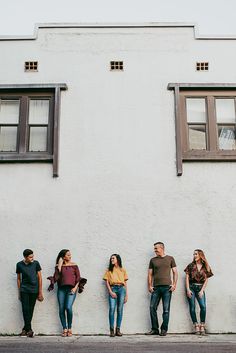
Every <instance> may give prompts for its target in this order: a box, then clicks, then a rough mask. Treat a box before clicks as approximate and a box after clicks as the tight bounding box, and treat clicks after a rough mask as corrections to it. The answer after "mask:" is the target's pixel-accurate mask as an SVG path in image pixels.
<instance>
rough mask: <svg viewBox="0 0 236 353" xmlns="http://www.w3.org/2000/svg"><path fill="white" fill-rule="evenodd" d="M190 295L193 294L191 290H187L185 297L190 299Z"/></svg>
mask: <svg viewBox="0 0 236 353" xmlns="http://www.w3.org/2000/svg"><path fill="white" fill-rule="evenodd" d="M192 294H193V293H192V292H191V290H190V289H188V290H187V297H188V298H191V297H192Z"/></svg>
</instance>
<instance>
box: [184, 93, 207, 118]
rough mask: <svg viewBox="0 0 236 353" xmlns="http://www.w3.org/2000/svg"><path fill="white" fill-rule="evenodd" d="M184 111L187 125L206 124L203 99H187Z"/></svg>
mask: <svg viewBox="0 0 236 353" xmlns="http://www.w3.org/2000/svg"><path fill="white" fill-rule="evenodd" d="M186 109H187V121H188V123H205V122H206V103H205V99H204V98H187V99H186Z"/></svg>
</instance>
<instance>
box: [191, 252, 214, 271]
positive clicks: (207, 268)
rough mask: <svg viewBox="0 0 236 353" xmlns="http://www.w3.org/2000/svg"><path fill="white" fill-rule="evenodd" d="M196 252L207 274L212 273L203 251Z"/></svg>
mask: <svg viewBox="0 0 236 353" xmlns="http://www.w3.org/2000/svg"><path fill="white" fill-rule="evenodd" d="M194 251H197V252H198V255H199V256H200V259H201V262H202V265H203V266H204V267H205V268H206V270H207V272H210V271H211V268H210V266H209V263H208V261H207V259H206V256H205V254H204V252H203V251H202V250H201V249H195V250H194ZM193 262H195V260H194V258H193Z"/></svg>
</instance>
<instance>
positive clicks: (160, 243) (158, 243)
mask: <svg viewBox="0 0 236 353" xmlns="http://www.w3.org/2000/svg"><path fill="white" fill-rule="evenodd" d="M155 245H161V246H162V247H163V249H164V247H165V244H164V243H162V242H161V241H157V242H156V243H154V246H155Z"/></svg>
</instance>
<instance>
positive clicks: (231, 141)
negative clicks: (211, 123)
mask: <svg viewBox="0 0 236 353" xmlns="http://www.w3.org/2000/svg"><path fill="white" fill-rule="evenodd" d="M218 136H219V149H220V150H235V149H236V143H235V126H218Z"/></svg>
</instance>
